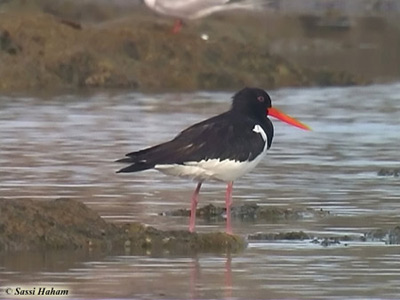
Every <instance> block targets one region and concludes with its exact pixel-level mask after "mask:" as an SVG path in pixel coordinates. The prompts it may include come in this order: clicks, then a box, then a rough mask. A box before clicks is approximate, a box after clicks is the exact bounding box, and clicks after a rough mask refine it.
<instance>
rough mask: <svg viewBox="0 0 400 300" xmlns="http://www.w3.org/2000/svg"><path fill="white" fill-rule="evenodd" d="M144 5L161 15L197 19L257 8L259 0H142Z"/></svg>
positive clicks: (259, 5) (259, 4) (259, 3)
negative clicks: (236, 10) (219, 13)
mask: <svg viewBox="0 0 400 300" xmlns="http://www.w3.org/2000/svg"><path fill="white" fill-rule="evenodd" d="M144 2H145V3H146V5H147V6H148V7H149V8H150V9H152V10H154V11H156V12H158V13H160V14H163V15H168V16H172V17H176V18H180V19H198V18H203V17H205V16H208V15H211V14H213V13H215V12H219V11H224V10H232V9H247V10H257V9H259V8H260V7H261V6H262V5H261V1H260V0H144Z"/></svg>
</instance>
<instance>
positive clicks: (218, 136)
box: [118, 111, 273, 172]
mask: <svg viewBox="0 0 400 300" xmlns="http://www.w3.org/2000/svg"><path fill="white" fill-rule="evenodd" d="M265 120H266V121H265V124H259V123H258V122H256V121H254V120H252V119H243V115H241V116H235V115H234V114H233V113H232V112H231V111H229V112H226V113H223V114H221V115H218V116H216V117H213V118H211V119H208V120H205V121H203V122H200V123H197V124H195V125H193V126H191V127H189V128H187V129H185V130H184V131H182V132H181V133H180V134H178V135H177V136H176V137H175V138H174V139H173V140H171V141H169V142H166V143H163V144H159V145H157V146H153V147H150V148H147V149H144V150H140V151H137V152H132V153H128V154H127V155H126V156H127V157H126V158H123V159H120V160H118V162H124V163H131V164H132V165H130V166H128V167H126V168H123V169H121V170H119V171H118V172H136V171H141V170H146V169H150V168H153V167H154V166H155V165H157V164H183V163H185V162H189V161H201V160H203V159H213V158H216V159H217V158H219V159H221V160H224V159H232V160H238V161H245V160H253V159H255V158H256V157H257V155H258V154H260V153H261V152H262V151H263V150H264V146H265V141H264V139H263V137H262V136H261V134H259V133H257V132H254V131H253V129H254V126H255V125H256V124H259V125H260V126H261V127H262V128H263V130H264V131H265V133H266V135H267V143H268V148H269V147H270V146H271V143H272V137H273V127H272V123H271V122H270V120H269V119H267V118H265Z"/></svg>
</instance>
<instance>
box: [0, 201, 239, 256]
mask: <svg viewBox="0 0 400 300" xmlns="http://www.w3.org/2000/svg"><path fill="white" fill-rule="evenodd" d="M245 247H246V242H245V240H244V239H243V238H241V237H239V236H235V235H228V234H225V233H220V232H215V233H204V234H203V233H190V232H188V231H162V230H158V229H156V228H154V227H151V226H146V225H143V224H140V223H130V224H124V225H115V224H112V223H108V222H106V221H104V220H103V219H102V218H101V217H100V216H99V215H98V214H97V213H96V212H95V211H93V210H91V209H90V208H88V207H87V206H86V205H85V204H83V203H81V202H78V201H75V200H70V199H57V200H53V201H32V200H6V199H0V251H15V250H38V249H39V250H44V249H77V248H84V249H94V248H97V249H103V250H107V249H108V250H109V249H123V250H124V251H125V253H132V254H133V253H148V252H152V253H154V252H155V253H157V252H159V253H161V252H164V251H168V252H173V253H194V252H202V251H206V252H209V251H214V252H226V251H232V252H237V251H240V250H243V249H244V248H245Z"/></svg>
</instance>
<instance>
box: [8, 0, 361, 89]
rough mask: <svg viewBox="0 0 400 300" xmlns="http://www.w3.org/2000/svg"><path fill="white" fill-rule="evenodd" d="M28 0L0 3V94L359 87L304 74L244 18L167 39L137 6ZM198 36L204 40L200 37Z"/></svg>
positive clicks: (194, 26)
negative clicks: (123, 8)
mask: <svg viewBox="0 0 400 300" xmlns="http://www.w3.org/2000/svg"><path fill="white" fill-rule="evenodd" d="M35 3H39V4H38V5H36V6H35V5H33V4H32V7H31V9H30V10H29V9H27V8H25V6H26V5H22V4H21V5H20V7H18V6H17V5H15V7H14V8H13V9H6V6H4V7H5V8H4V9H3V12H2V13H1V17H0V60H1V67H0V91H16V90H17V91H21V90H35V89H36V90H37V89H60V88H62V89H65V88H71V89H76V88H87V87H101V88H129V89H134V90H141V91H147V92H149V91H151V92H161V91H193V90H237V89H239V88H242V87H243V86H246V85H247V86H262V87H264V88H277V87H282V86H304V85H314V84H322V85H334V84H340V85H342V84H346V85H347V84H353V83H357V82H358V81H357V79H355V78H354V76H352V75H349V74H348V73H346V72H345V71H344V72H341V73H340V74H339V73H335V72H331V71H324V72H323V73H321V72H315V71H310V70H308V69H307V68H304V67H301V66H299V65H297V64H295V63H293V62H290V61H289V60H287V59H285V58H284V57H281V56H279V55H278V54H272V53H271V52H270V51H269V50H268V49H269V47H270V42H269V40H268V38H267V37H266V36H267V34H266V33H267V31H268V29H267V28H264V27H262V29H261V27H260V26H259V24H256V23H254V22H247V21H246V19H245V18H244V19H243V20H241V19H239V21H238V20H236V21H235V20H234V19H232V20H229V19H224V18H221V17H218V16H216V17H213V18H209V19H208V20H207V22H204V23H203V22H199V23H196V22H193V23H191V24H189V25H188V26H186V27H185V28H184V30H183V31H182V32H180V33H179V34H175V35H173V34H171V32H170V24H169V23H168V22H169V19H164V18H157V17H156V16H155V15H154V14H152V13H151V12H150V11H148V10H146V9H145V8H143V7H140V6H137V7H135V8H133V9H130V10H127V12H125V13H124V14H123V15H124V16H125V17H121V18H117V14H116V13H115V15H114V14H113V13H107V9H105V8H103V9H102V8H101V7H98V9H97V10H96V9H94V8H93V7H92V8H91V7H84V8H83V7H82V6H84V4H79V3H78V2H76V1H44V0H43V1H36V2H35ZM40 3H41V5H40ZM79 5H81V6H79ZM92 5H95V4H93V3H92ZM28 7H29V6H28ZM109 11H111V10H109ZM113 17H114V18H113ZM248 18H249V19H251V18H252V17H251V15H249V16H248ZM226 24H229V25H230V26H229V30H226ZM258 30H260V32H258ZM204 33H207V36H208V38H207V39H202V38H201V36H202V35H203V34H204Z"/></svg>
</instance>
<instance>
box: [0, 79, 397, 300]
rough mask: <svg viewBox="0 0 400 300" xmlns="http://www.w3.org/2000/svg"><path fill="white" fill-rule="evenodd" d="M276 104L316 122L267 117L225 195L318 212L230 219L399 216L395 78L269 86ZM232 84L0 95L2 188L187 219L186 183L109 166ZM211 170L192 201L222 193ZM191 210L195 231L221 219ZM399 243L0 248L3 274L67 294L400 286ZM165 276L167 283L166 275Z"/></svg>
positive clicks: (345, 226) (138, 217) (338, 222)
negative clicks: (146, 249)
mask: <svg viewBox="0 0 400 300" xmlns="http://www.w3.org/2000/svg"><path fill="white" fill-rule="evenodd" d="M270 94H271V97H272V99H273V105H275V106H277V107H279V108H281V109H282V110H284V111H285V112H287V113H289V114H291V115H293V116H295V117H297V118H299V119H300V120H301V121H303V122H305V123H307V124H308V125H310V126H311V127H312V128H313V131H311V132H305V131H301V130H298V129H296V128H293V127H290V126H287V125H286V124H283V123H280V122H279V121H276V120H275V121H274V126H275V138H274V141H273V145H272V147H271V149H270V151H269V153H268V156H267V159H265V160H264V161H263V162H262V163H261V164H260V165H259V166H258V167H257V168H256V169H255V170H254V171H253V172H252V173H250V174H248V175H246V176H244V177H243V178H241V179H239V180H238V181H237V182H235V186H234V204H237V205H240V204H244V203H246V202H250V203H257V204H259V205H276V206H281V207H282V206H283V207H311V208H314V209H324V210H329V211H330V212H331V216H329V217H327V218H323V219H312V218H306V219H304V220H297V221H290V222H278V223H269V224H265V223H262V222H253V223H252V222H246V223H244V222H240V221H235V222H234V223H233V226H234V231H235V232H236V233H239V234H244V235H247V234H250V233H255V232H281V231H298V230H303V231H305V232H307V233H313V234H315V235H318V236H331V235H333V236H341V235H346V234H347V235H356V236H359V235H362V234H363V233H364V232H366V231H369V230H371V229H375V228H384V229H385V228H393V227H394V226H396V225H398V224H399V218H398V216H399V212H400V201H399V198H400V197H399V183H400V182H399V180H400V179H399V178H397V177H381V176H377V172H378V171H379V170H380V169H381V168H399V150H398V145H400V134H399V132H400V131H399V130H400V84H389V85H374V86H369V87H349V88H325V89H321V88H311V89H282V90H277V91H272V92H271V93H270ZM230 97H231V94H230V93H206V92H202V93H194V94H162V95H143V94H138V93H127V92H114V93H110V92H107V93H96V94H90V95H61V96H46V97H43V96H35V97H22V96H7V97H6V96H0V128H1V130H0V141H1V144H0V164H1V172H0V195H1V197H3V198H10V199H15V200H17V199H20V198H29V199H35V200H37V201H42V200H47V199H55V198H62V197H66V198H75V199H77V200H80V201H83V202H85V203H86V204H87V205H89V206H90V207H91V208H93V209H95V210H96V211H98V212H99V213H100V214H101V215H102V216H103V217H104V218H106V219H108V220H110V221H114V222H126V221H140V222H144V223H147V224H149V225H152V226H155V227H157V228H160V229H185V228H186V227H187V223H188V220H187V219H186V218H179V217H177V218H172V217H163V216H159V215H158V214H159V213H160V212H162V211H165V210H171V209H178V208H189V202H190V195H191V193H192V191H193V189H194V188H195V183H193V182H190V181H187V180H183V179H179V178H173V177H168V176H165V175H163V174H161V173H158V172H156V171H146V172H142V173H139V174H116V173H115V171H116V170H118V168H119V167H120V165H118V164H115V163H114V160H115V159H117V158H120V157H122V156H123V155H124V154H125V153H128V152H130V151H134V150H138V149H140V148H143V147H147V146H151V145H153V144H155V143H159V142H162V141H165V140H167V139H170V138H173V137H174V136H175V135H176V134H177V133H178V132H179V131H180V130H182V129H184V128H185V127H187V126H189V125H191V124H192V123H194V122H197V121H201V120H203V119H205V118H208V117H210V116H212V115H214V114H216V113H219V112H223V111H225V110H226V109H227V108H228V107H229V105H230ZM224 189H225V186H224V184H222V183H206V184H204V185H203V187H202V191H201V199H200V205H202V204H208V203H213V204H216V205H223V204H224V192H225V191H224ZM224 226H225V225H224V224H223V223H207V222H205V221H201V220H198V231H201V232H209V231H217V230H224ZM399 258H400V248H399V246H389V245H386V244H385V242H384V241H380V240H376V241H372V242H366V243H362V242H350V243H347V244H345V243H342V244H340V245H336V246H331V247H322V246H320V245H315V244H312V243H310V241H302V242H299V241H296V242H259V243H250V245H249V248H248V249H247V250H246V251H245V252H244V253H241V254H235V255H214V254H202V255H198V256H196V257H177V256H174V255H172V254H168V253H166V254H165V255H164V256H162V257H159V256H153V255H152V254H151V253H149V255H148V256H132V255H129V253H109V254H107V255H106V254H96V253H80V252H77V253H64V252H63V253H44V254H43V253H25V254H24V253H19V254H7V255H4V254H3V255H1V257H0V261H1V264H0V286H1V287H4V286H10V285H18V284H25V285H31V286H35V285H36V286H38V285H39V284H47V285H51V284H61V285H63V286H68V287H70V290H71V292H73V294H74V295H75V296H76V297H82V298H88V297H91V298H95V297H114V298H145V299H147V298H152V299H153V298H258V299H259V298H282V297H284V298H305V299H321V298H324V299H343V298H350V297H353V298H370V299H372V298H397V297H398V295H400V269H399ZM167 281H168V284H166V282H167Z"/></svg>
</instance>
